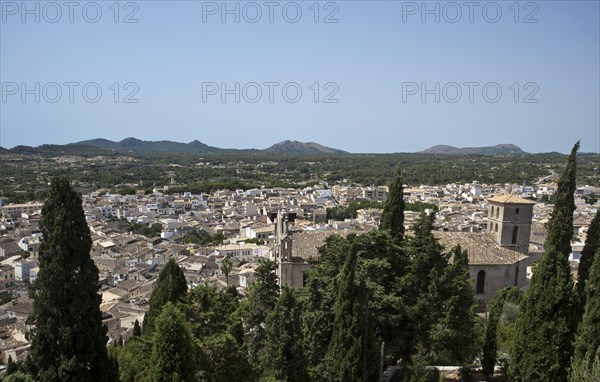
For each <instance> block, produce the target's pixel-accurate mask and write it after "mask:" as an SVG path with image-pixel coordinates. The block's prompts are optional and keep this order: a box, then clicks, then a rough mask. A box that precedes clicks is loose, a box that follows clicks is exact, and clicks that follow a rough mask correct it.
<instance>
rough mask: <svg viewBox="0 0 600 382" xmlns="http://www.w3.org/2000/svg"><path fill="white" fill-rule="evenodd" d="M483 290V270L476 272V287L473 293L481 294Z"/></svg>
mask: <svg viewBox="0 0 600 382" xmlns="http://www.w3.org/2000/svg"><path fill="white" fill-rule="evenodd" d="M484 290H485V271H479V273H477V289H476V290H475V293H477V294H483V293H484Z"/></svg>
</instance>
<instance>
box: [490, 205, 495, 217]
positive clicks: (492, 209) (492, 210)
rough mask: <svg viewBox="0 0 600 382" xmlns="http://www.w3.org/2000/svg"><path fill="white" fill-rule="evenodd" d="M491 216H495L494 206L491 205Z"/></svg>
mask: <svg viewBox="0 0 600 382" xmlns="http://www.w3.org/2000/svg"><path fill="white" fill-rule="evenodd" d="M490 216H491V217H494V207H491V208H490Z"/></svg>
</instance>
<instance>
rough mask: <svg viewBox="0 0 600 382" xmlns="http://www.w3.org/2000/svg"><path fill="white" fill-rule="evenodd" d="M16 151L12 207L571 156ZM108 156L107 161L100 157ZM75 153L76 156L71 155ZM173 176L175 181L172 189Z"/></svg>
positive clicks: (516, 166) (410, 177)
mask: <svg viewBox="0 0 600 382" xmlns="http://www.w3.org/2000/svg"><path fill="white" fill-rule="evenodd" d="M63 151H64V150H62V151H60V150H59V151H52V150H49V151H47V152H46V151H43V152H39V151H35V150H12V151H11V152H7V151H4V152H0V195H1V196H5V197H8V198H9V200H10V201H11V202H21V201H25V200H33V199H37V200H43V199H44V198H45V197H46V196H47V191H48V182H49V181H50V180H51V179H52V178H53V177H55V176H65V177H67V178H69V179H71V180H74V181H75V182H76V185H77V187H78V189H80V190H82V191H89V190H97V189H99V188H106V189H107V190H112V191H113V192H119V193H131V192H132V190H138V189H139V190H146V191H150V190H152V188H153V187H159V188H162V187H163V186H170V189H169V192H179V191H192V192H210V191H213V190H216V189H232V190H233V189H239V188H242V189H249V188H253V187H261V186H266V187H306V186H310V185H313V184H316V183H318V182H319V181H328V182H329V183H330V184H332V183H334V182H343V181H346V182H348V183H354V184H363V185H385V184H388V183H389V182H390V181H391V180H392V177H393V174H394V170H395V169H396V168H397V167H398V165H400V167H401V169H402V181H403V182H404V184H408V185H420V184H430V185H439V184H447V183H454V182H459V183H466V182H472V181H474V180H477V181H479V182H481V183H504V182H513V183H517V184H522V183H523V182H525V183H528V184H530V183H532V182H534V181H536V180H538V179H539V178H542V177H546V176H549V178H548V179H552V178H553V174H556V173H559V172H560V171H561V169H562V168H563V167H564V162H565V156H564V155H562V154H557V153H547V154H529V155H489V156H485V155H460V156H453V155H433V154H345V155H333V156H332V155H285V154H268V153H237V154H232V153H222V154H218V155H217V154H206V155H202V156H200V155H197V154H190V153H117V152H114V153H111V152H106V151H104V152H98V151H89V152H88V153H87V154H86V153H82V152H68V151H65V152H63ZM100 154H102V155H100ZM69 155H70V156H69ZM598 163H599V159H598V155H597V154H582V155H580V156H579V171H578V174H577V182H578V184H580V185H583V184H589V185H596V186H598V185H600V177H599V176H598V175H599V174H600V167H599V166H598ZM171 178H173V179H174V180H175V182H176V184H175V185H171Z"/></svg>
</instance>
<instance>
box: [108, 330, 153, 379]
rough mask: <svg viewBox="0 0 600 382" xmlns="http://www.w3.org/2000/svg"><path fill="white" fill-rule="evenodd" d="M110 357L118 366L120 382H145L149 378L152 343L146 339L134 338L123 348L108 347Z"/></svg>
mask: <svg viewBox="0 0 600 382" xmlns="http://www.w3.org/2000/svg"><path fill="white" fill-rule="evenodd" d="M108 350H109V352H110V355H111V357H113V358H114V359H116V360H117V362H118V364H119V379H120V381H121V382H146V381H148V378H149V368H150V357H149V355H150V354H151V353H152V342H151V341H150V339H148V338H146V337H134V338H132V339H130V340H129V341H127V342H126V343H125V344H123V346H109V347H108Z"/></svg>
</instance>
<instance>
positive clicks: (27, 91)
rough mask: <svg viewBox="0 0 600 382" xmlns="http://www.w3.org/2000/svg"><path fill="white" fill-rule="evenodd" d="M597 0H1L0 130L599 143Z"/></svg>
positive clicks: (539, 145)
mask: <svg viewBox="0 0 600 382" xmlns="http://www.w3.org/2000/svg"><path fill="white" fill-rule="evenodd" d="M599 4H600V2H599V1H596V0H588V1H549V0H544V1H519V2H517V1H497V2H488V1H472V2H466V1H457V2H452V1H426V2H424V1H417V2H412V1H347V0H345V1H331V2H328V1H319V2H316V1H313V0H309V1H296V2H280V1H268V0H265V1H257V2H252V1H228V2H222V1H218V2H212V1H193V0H187V1H158V0H149V1H129V2H128V1H122V2H115V1H112V0H109V1H96V2H87V1H83V2H79V1H72V2H65V1H57V2H47V1H24V2H23V1H5V0H0V5H1V12H2V14H1V17H2V20H0V21H1V23H0V82H1V84H2V89H1V90H2V100H1V103H0V145H1V146H2V147H8V148H10V147H14V146H16V145H29V146H37V145H40V144H45V143H51V144H65V143H71V142H77V141H81V140H86V139H92V138H106V139H111V140H121V139H124V138H126V137H136V138H140V139H145V140H163V139H164V140H172V141H178V142H190V141H192V140H199V141H201V142H203V143H206V144H208V145H211V146H217V147H223V148H259V149H261V148H266V147H268V146H270V145H272V144H273V143H276V142H279V141H282V140H286V139H291V140H299V141H306V142H309V141H311V142H318V143H320V144H323V145H326V146H331V147H335V148H339V149H342V150H346V151H350V152H363V153H364V152H369V153H383V152H412V151H420V150H423V149H426V148H428V147H430V146H433V145H436V144H447V145H453V146H458V147H466V146H471V147H472V146H490V145H495V144H499V143H513V144H516V145H518V146H519V147H521V148H522V149H523V150H525V151H527V152H549V151H558V152H568V151H569V150H570V148H571V147H572V145H573V143H574V142H575V141H577V140H579V139H580V140H581V151H583V152H600V106H599V105H600V96H599V93H600V78H599V76H600V25H599V19H600V7H599Z"/></svg>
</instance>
